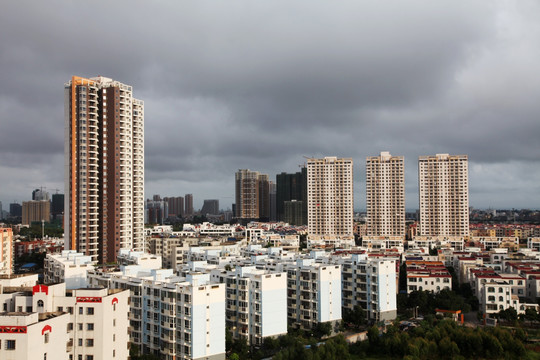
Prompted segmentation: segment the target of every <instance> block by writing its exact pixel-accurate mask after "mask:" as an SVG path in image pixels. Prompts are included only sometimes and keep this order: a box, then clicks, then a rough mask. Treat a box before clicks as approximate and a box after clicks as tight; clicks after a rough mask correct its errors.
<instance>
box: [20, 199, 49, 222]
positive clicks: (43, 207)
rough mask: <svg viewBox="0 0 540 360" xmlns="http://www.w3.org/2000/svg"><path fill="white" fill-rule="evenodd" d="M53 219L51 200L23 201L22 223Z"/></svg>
mask: <svg viewBox="0 0 540 360" xmlns="http://www.w3.org/2000/svg"><path fill="white" fill-rule="evenodd" d="M42 221H45V222H49V221H51V202H50V201H49V200H39V201H35V200H31V201H23V203H22V224H23V225H32V223H33V222H42Z"/></svg>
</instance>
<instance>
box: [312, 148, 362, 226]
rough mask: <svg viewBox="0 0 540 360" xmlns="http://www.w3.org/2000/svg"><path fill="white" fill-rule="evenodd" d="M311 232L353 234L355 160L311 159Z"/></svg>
mask: <svg viewBox="0 0 540 360" xmlns="http://www.w3.org/2000/svg"><path fill="white" fill-rule="evenodd" d="M307 188H308V207H307V210H308V232H309V234H310V235H353V161H352V159H351V158H337V157H325V158H324V159H308V161H307Z"/></svg>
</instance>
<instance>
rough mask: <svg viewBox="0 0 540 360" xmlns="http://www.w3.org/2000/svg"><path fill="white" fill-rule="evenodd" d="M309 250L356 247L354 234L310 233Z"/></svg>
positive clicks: (307, 239) (308, 239)
mask: <svg viewBox="0 0 540 360" xmlns="http://www.w3.org/2000/svg"><path fill="white" fill-rule="evenodd" d="M306 242H307V248H308V250H312V249H329V250H333V249H350V248H352V247H354V245H355V242H354V235H312V234H310V235H308V236H307V238H306Z"/></svg>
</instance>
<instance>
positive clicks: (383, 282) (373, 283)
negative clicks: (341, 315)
mask: <svg viewBox="0 0 540 360" xmlns="http://www.w3.org/2000/svg"><path fill="white" fill-rule="evenodd" d="M330 261H337V262H339V263H340V264H341V266H342V270H341V271H342V306H343V308H347V309H349V310H352V309H353V308H354V307H355V306H356V305H360V307H362V309H364V310H365V311H366V316H367V318H368V319H369V320H372V321H384V320H394V319H395V318H396V316H397V298H396V294H397V273H396V260H395V259H392V258H384V257H382V258H378V257H369V256H368V255H367V254H352V255H351V256H350V257H349V256H346V257H339V258H337V259H332V260H330Z"/></svg>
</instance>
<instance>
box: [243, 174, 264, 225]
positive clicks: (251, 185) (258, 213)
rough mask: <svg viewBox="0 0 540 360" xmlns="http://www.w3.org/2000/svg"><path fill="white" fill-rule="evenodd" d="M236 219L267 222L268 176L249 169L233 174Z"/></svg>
mask: <svg viewBox="0 0 540 360" xmlns="http://www.w3.org/2000/svg"><path fill="white" fill-rule="evenodd" d="M235 185H236V217H237V218H238V219H243V220H268V217H269V213H270V194H269V182H268V175H266V174H260V173H259V172H258V171H251V170H249V169H243V170H238V171H237V172H236V174H235Z"/></svg>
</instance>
